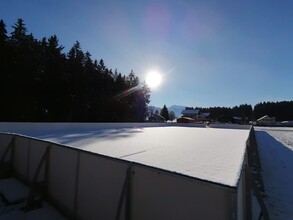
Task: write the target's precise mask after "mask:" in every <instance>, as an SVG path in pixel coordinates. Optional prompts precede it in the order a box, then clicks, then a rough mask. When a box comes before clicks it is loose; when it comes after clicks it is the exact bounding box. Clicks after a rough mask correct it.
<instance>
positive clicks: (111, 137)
mask: <svg viewBox="0 0 293 220" xmlns="http://www.w3.org/2000/svg"><path fill="white" fill-rule="evenodd" d="M24 134H25V135H28V136H32V137H35V138H39V139H42V140H46V141H50V142H54V143H59V144H63V145H67V146H71V147H74V148H80V149H83V150H86V151H90V152H94V153H98V154H101V155H106V156H110V157H114V158H119V159H123V160H127V161H131V162H136V163H140V164H143V165H147V166H151V167H155V168H160V169H164V170H167V171H171V172H176V173H180V174H184V175H187V176H190V177H194V178H198V179H202V180H207V181H210V182H215V183H219V184H223V185H227V186H232V187H236V186H237V183H238V179H239V176H240V172H241V169H242V164H243V159H244V155H245V148H246V140H247V139H248V136H249V130H248V129H221V128H198V127H181V126H174V127H173V126H166V127H132V128H123V127H120V128H119V127H111V128H103V127H97V128H95V129H73V130H62V131H59V132H53V133H52V131H50V130H48V131H46V130H45V131H41V132H38V131H37V132H36V131H26V132H24Z"/></svg>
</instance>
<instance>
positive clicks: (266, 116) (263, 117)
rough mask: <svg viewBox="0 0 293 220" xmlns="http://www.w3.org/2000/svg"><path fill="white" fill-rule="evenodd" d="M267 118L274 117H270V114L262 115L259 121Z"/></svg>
mask: <svg viewBox="0 0 293 220" xmlns="http://www.w3.org/2000/svg"><path fill="white" fill-rule="evenodd" d="M265 118H274V117H270V116H268V115H265V116H262V117H261V118H259V119H257V121H261V120H263V119H265Z"/></svg>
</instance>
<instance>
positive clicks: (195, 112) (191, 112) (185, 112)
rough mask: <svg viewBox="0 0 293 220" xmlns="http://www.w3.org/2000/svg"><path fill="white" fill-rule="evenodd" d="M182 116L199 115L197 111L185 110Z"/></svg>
mask: <svg viewBox="0 0 293 220" xmlns="http://www.w3.org/2000/svg"><path fill="white" fill-rule="evenodd" d="M181 114H183V115H197V114H199V109H185V110H183V111H182V112H181Z"/></svg>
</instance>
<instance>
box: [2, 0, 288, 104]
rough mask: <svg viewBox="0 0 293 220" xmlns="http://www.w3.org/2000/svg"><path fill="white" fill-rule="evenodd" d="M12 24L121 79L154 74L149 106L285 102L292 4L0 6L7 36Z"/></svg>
mask: <svg viewBox="0 0 293 220" xmlns="http://www.w3.org/2000/svg"><path fill="white" fill-rule="evenodd" d="M17 18H22V19H24V22H25V24H26V26H27V28H28V31H29V32H30V33H33V34H34V36H35V37H36V38H39V39H41V38H42V37H49V36H51V35H53V34H56V35H57V37H58V38H59V43H60V44H61V45H63V46H65V49H64V52H68V50H69V49H70V48H71V47H72V45H73V44H74V42H75V41H76V40H78V41H79V42H80V43H81V46H82V49H83V51H87V50H88V51H89V52H90V53H91V54H92V58H94V59H98V60H99V59H101V58H102V59H103V60H104V62H105V64H106V65H107V66H108V67H109V68H112V69H115V68H117V69H118V71H119V72H121V73H122V74H124V75H128V73H129V72H130V71H131V70H132V69H133V70H134V72H135V73H136V74H137V75H138V76H139V78H140V79H141V80H144V78H145V76H146V74H147V72H149V71H150V70H151V69H154V68H155V69H157V70H159V71H160V72H161V73H162V74H163V83H162V84H161V86H159V87H158V88H157V89H156V90H153V91H152V92H151V105H155V106H158V107H162V106H163V105H164V104H166V105H167V106H170V105H173V104H177V105H184V106H202V107H211V106H230V107H232V106H235V105H239V104H244V103H248V104H252V105H254V104H256V103H258V102H261V101H282V100H293V1H292V0H287V1H286V0H275V1H273V0H253V1H251V0H242V1H232V0H223V1H221V0H215V1H209V0H202V1H196V0H190V1H189V0H154V1H148V0H141V1H140V0H133V1H127V0H123V1H120V0H119V1H105V0H104V1H99V0H50V1H49V0H46V1H45V0H1V1H0V19H3V20H4V22H5V23H6V25H7V29H8V31H9V32H11V30H12V29H11V26H12V25H13V24H14V23H15V22H16V20H17Z"/></svg>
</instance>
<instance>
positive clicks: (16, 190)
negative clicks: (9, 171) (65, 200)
mask: <svg viewBox="0 0 293 220" xmlns="http://www.w3.org/2000/svg"><path fill="white" fill-rule="evenodd" d="M0 193H1V194H2V196H4V197H5V198H6V199H7V200H8V202H9V203H10V204H9V205H7V204H5V202H4V201H3V199H0V219H1V220H15V219H27V220H38V219H42V220H51V219H54V220H64V219H65V218H64V217H63V216H62V215H61V214H60V213H59V212H58V211H57V210H56V209H54V208H53V207H52V206H50V205H49V204H48V203H46V202H45V201H43V202H42V207H40V208H38V209H33V210H30V211H28V212H24V211H23V208H24V207H25V205H26V198H27V196H28V193H29V188H28V187H27V186H25V185H24V184H22V183H21V182H19V181H18V180H16V179H14V178H11V179H1V180H0Z"/></svg>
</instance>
